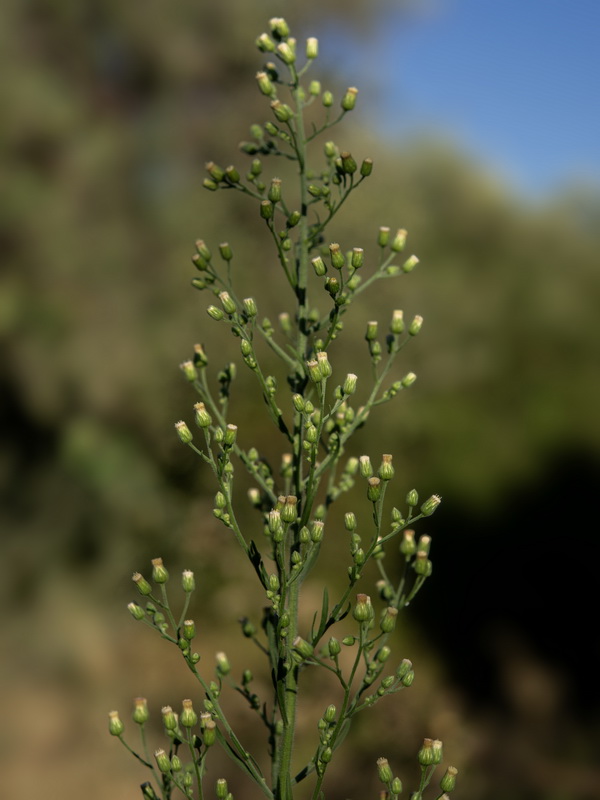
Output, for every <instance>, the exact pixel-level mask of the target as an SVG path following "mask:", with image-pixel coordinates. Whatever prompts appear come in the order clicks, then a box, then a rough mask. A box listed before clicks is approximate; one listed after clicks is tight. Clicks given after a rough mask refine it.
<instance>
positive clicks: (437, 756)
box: [431, 739, 443, 764]
mask: <svg viewBox="0 0 600 800" xmlns="http://www.w3.org/2000/svg"><path fill="white" fill-rule="evenodd" d="M431 749H432V750H433V763H434V764H440V763H441V761H442V758H443V746H442V742H441V741H440V739H434V740H433V743H432V745H431Z"/></svg>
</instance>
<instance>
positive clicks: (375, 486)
mask: <svg viewBox="0 0 600 800" xmlns="http://www.w3.org/2000/svg"><path fill="white" fill-rule="evenodd" d="M367 484H368V486H367V497H368V498H369V500H370V501H371V502H372V503H376V502H377V501H378V500H379V498H380V496H381V480H380V479H379V478H368V479H367Z"/></svg>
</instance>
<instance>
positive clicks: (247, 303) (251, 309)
mask: <svg viewBox="0 0 600 800" xmlns="http://www.w3.org/2000/svg"><path fill="white" fill-rule="evenodd" d="M242 305H243V306H244V312H245V314H246V316H248V317H250V318H252V317H255V316H256V315H257V314H258V308H257V307H256V300H255V299H254V298H253V297H245V298H244V299H243V300H242Z"/></svg>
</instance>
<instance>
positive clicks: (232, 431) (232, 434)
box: [223, 424, 237, 448]
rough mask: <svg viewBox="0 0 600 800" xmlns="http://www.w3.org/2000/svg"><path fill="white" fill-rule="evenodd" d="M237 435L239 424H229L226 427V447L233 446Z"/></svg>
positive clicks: (224, 443) (224, 438)
mask: <svg viewBox="0 0 600 800" xmlns="http://www.w3.org/2000/svg"><path fill="white" fill-rule="evenodd" d="M236 437H237V425H231V424H229V425H228V426H227V428H226V429H225V435H224V437H223V446H224V447H225V448H231V447H233V445H234V444H235V440H236Z"/></svg>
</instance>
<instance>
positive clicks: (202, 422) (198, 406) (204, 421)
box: [194, 403, 212, 428]
mask: <svg viewBox="0 0 600 800" xmlns="http://www.w3.org/2000/svg"><path fill="white" fill-rule="evenodd" d="M194 410H195V412H196V415H195V419H196V425H197V426H198V427H199V428H208V427H209V425H211V423H212V418H211V416H210V414H209V413H208V411H207V410H206V406H205V405H204V403H195V404H194Z"/></svg>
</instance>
